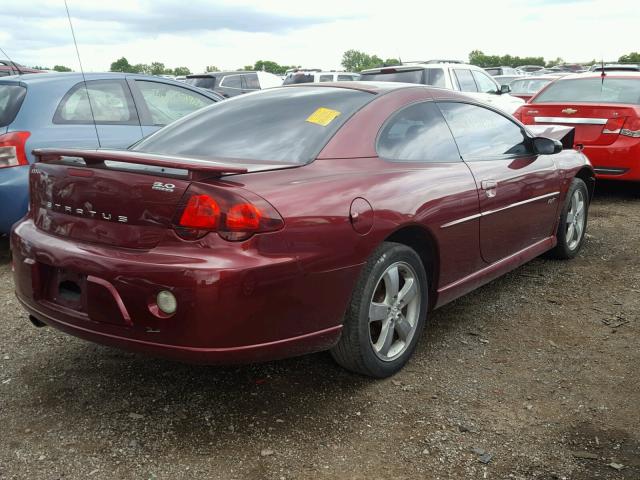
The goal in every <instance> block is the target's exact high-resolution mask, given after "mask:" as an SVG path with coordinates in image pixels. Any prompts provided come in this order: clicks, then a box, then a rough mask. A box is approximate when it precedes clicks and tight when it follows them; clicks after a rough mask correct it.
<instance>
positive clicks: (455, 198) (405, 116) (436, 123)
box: [377, 101, 484, 286]
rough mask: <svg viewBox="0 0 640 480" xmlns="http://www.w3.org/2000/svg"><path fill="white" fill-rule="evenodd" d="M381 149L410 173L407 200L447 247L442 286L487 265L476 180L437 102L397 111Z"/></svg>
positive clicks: (380, 140)
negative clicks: (481, 241)
mask: <svg viewBox="0 0 640 480" xmlns="http://www.w3.org/2000/svg"><path fill="white" fill-rule="evenodd" d="M377 152H378V156H379V157H380V158H381V159H382V160H384V161H386V162H392V163H394V166H395V167H396V168H397V169H394V170H395V171H402V170H404V171H406V172H407V174H406V177H405V180H404V189H405V191H404V194H403V196H404V198H403V202H406V205H407V208H408V209H409V210H414V211H415V214H414V220H415V221H416V223H422V224H423V225H424V226H425V227H426V229H427V230H428V231H430V232H433V234H434V235H435V236H436V241H437V243H438V245H442V246H443V248H442V249H441V250H440V268H439V278H438V281H439V286H443V285H452V284H454V283H455V282H457V281H459V280H461V279H463V278H465V277H467V276H468V275H471V274H472V273H474V272H476V271H478V270H479V269H480V268H482V267H484V262H483V261H482V258H481V256H480V249H479V205H478V194H477V190H476V183H475V180H474V178H473V175H472V174H471V171H470V170H469V167H468V166H467V165H465V163H464V162H463V161H462V159H461V157H460V153H459V152H458V148H457V146H456V144H455V141H454V140H453V136H452V135H451V131H450V130H449V128H448V127H447V124H446V123H445V121H444V118H443V117H442V113H441V112H440V110H439V109H438V107H437V105H436V104H435V102H433V101H423V102H418V103H412V104H410V105H408V106H405V107H404V108H402V109H400V110H399V111H397V112H396V113H395V114H393V115H392V116H391V117H390V118H389V120H387V121H386V122H385V124H384V126H383V127H382V129H381V131H380V134H379V136H378V142H377ZM381 188H382V187H381Z"/></svg>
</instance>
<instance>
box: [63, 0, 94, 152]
mask: <svg viewBox="0 0 640 480" xmlns="http://www.w3.org/2000/svg"><path fill="white" fill-rule="evenodd" d="M64 8H65V9H66V10H67V18H68V19H69V27H70V28H71V36H72V37H73V44H74V45H75V47H76V55H77V56H78V63H79V64H80V73H81V74H82V82H83V83H84V90H85V92H87V100H88V101H89V111H90V112H91V120H93V128H94V129H95V131H96V139H97V140H98V148H102V144H101V143H100V135H99V134H98V125H96V116H95V115H94V114H93V105H91V96H90V95H89V88H88V87H87V78H86V77H85V76H84V69H83V68H82V60H80V50H78V42H77V41H76V34H75V32H74V31H73V23H71V14H69V5H67V0H64Z"/></svg>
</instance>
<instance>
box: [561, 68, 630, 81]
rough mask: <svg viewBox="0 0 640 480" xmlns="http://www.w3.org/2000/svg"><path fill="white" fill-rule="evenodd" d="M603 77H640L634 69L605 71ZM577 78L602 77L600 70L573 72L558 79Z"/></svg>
mask: <svg viewBox="0 0 640 480" xmlns="http://www.w3.org/2000/svg"><path fill="white" fill-rule="evenodd" d="M604 77H605V78H627V77H628V78H640V72H635V71H622V70H620V71H612V72H605V75H604ZM579 78H602V72H583V73H573V74H571V75H565V76H563V77H560V78H559V80H563V81H564V80H575V79H579Z"/></svg>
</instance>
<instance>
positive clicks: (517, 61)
mask: <svg viewBox="0 0 640 480" xmlns="http://www.w3.org/2000/svg"><path fill="white" fill-rule="evenodd" d="M468 61H469V63H470V64H471V65H477V66H479V67H483V68H489V67H519V66H520V65H544V66H546V67H553V66H554V65H558V64H563V63H565V61H564V60H563V59H562V58H560V57H558V58H555V59H553V60H545V59H544V57H519V56H517V55H516V56H513V55H486V54H485V53H484V52H483V51H482V50H473V51H472V52H471V53H469V59H468ZM600 61H601V60H596V59H594V60H592V61H591V62H588V63H584V64H583V65H585V66H588V65H593V64H596V63H600ZM617 61H618V62H622V63H640V52H631V53H628V54H626V55H622V56H620V57H619V58H618V60H617ZM605 63H609V62H605ZM341 64H342V67H343V68H344V69H345V70H347V71H349V72H360V71H362V70H366V69H368V68H378V67H387V66H391V65H400V64H402V60H401V59H400V58H387V59H386V60H383V59H382V58H381V57H379V56H378V55H370V54H368V53H365V52H361V51H359V50H353V49H352V50H347V51H346V52H344V53H343V54H342V62H341ZM32 68H36V69H39V70H55V71H56V72H72V71H73V70H72V69H71V68H69V67H66V66H64V65H54V67H53V68H52V69H51V68H48V67H41V66H34V67H32ZM292 68H301V67H300V66H299V65H298V66H295V65H280V64H278V63H277V62H274V61H272V60H258V61H257V62H256V63H254V64H253V65H245V66H244V67H241V68H238V69H237V70H240V71H242V70H255V71H264V72H269V73H273V74H275V75H284V73H285V72H286V71H287V70H289V69H292ZM110 71H112V72H125V73H143V74H148V75H175V76H180V75H189V74H190V73H191V70H189V69H188V68H187V67H175V68H167V67H165V65H164V63H162V62H151V63H149V64H147V63H137V64H135V65H132V64H130V63H129V61H128V60H127V59H126V58H125V57H121V58H119V59H118V60H116V61H115V62H113V63H111V68H110ZM205 71H206V72H219V71H220V69H219V68H218V67H216V66H215V65H209V66H207V67H206V68H205Z"/></svg>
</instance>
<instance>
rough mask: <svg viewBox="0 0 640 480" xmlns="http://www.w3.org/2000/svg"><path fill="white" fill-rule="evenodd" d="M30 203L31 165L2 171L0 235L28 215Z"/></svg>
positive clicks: (7, 231) (0, 179)
mask: <svg viewBox="0 0 640 480" xmlns="http://www.w3.org/2000/svg"><path fill="white" fill-rule="evenodd" d="M28 203H29V165H24V166H19V167H9V168H2V169H0V233H9V231H11V225H13V224H14V223H16V222H17V221H18V220H20V218H22V217H23V216H24V214H25V213H27V205H28Z"/></svg>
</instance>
